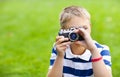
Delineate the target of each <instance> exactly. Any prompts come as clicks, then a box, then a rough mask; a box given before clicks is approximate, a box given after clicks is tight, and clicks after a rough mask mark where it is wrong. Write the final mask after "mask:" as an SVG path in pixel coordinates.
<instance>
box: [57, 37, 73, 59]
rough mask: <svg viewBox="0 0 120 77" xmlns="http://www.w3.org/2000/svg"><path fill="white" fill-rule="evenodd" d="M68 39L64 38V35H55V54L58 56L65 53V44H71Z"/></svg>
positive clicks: (62, 55)
mask: <svg viewBox="0 0 120 77" xmlns="http://www.w3.org/2000/svg"><path fill="white" fill-rule="evenodd" d="M68 40H69V39H68V38H64V36H57V37H56V43H55V46H56V50H57V54H58V56H59V57H64V53H65V50H66V48H67V45H70V44H71V42H70V41H68ZM64 41H67V42H64Z"/></svg>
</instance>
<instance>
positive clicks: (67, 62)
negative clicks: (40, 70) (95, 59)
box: [64, 59, 92, 70]
mask: <svg viewBox="0 0 120 77" xmlns="http://www.w3.org/2000/svg"><path fill="white" fill-rule="evenodd" d="M64 66H67V67H71V68H74V69H79V70H88V69H92V63H91V62H90V63H80V62H73V61H71V60H67V59H64Z"/></svg>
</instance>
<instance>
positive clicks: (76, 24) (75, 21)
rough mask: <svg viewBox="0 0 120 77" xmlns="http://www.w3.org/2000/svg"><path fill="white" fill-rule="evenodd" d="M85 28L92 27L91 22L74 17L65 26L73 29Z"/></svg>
mask: <svg viewBox="0 0 120 77" xmlns="http://www.w3.org/2000/svg"><path fill="white" fill-rule="evenodd" d="M83 26H86V27H87V26H90V22H89V20H88V19H85V18H81V17H73V18H71V19H70V20H69V21H68V22H67V23H66V25H65V28H71V27H83Z"/></svg>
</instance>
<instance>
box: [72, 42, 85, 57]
mask: <svg viewBox="0 0 120 77" xmlns="http://www.w3.org/2000/svg"><path fill="white" fill-rule="evenodd" d="M70 47H71V52H72V53H73V54H75V55H82V54H83V53H84V52H85V50H86V48H85V47H83V46H78V45H75V44H72V45H71V46H70Z"/></svg>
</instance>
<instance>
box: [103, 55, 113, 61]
mask: <svg viewBox="0 0 120 77" xmlns="http://www.w3.org/2000/svg"><path fill="white" fill-rule="evenodd" d="M103 59H105V60H107V61H109V62H111V56H103Z"/></svg>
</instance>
